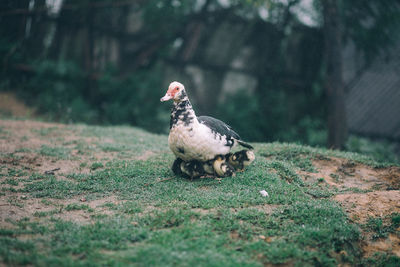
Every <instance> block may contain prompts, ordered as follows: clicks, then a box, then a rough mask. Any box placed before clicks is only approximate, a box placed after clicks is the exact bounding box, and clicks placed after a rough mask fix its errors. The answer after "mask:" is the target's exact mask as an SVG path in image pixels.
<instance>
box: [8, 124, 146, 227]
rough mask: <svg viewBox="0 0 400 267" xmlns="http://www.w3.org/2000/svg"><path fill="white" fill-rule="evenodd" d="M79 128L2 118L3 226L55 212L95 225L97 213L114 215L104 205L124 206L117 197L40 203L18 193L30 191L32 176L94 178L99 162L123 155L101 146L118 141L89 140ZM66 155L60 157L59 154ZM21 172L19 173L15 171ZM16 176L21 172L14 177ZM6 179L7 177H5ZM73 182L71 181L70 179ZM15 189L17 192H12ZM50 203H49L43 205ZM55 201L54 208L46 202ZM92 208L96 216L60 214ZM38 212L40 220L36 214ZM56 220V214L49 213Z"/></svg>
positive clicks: (76, 213)
mask: <svg viewBox="0 0 400 267" xmlns="http://www.w3.org/2000/svg"><path fill="white" fill-rule="evenodd" d="M77 132H79V130H76V128H75V130H73V129H72V128H71V127H68V126H67V125H64V124H58V123H46V122H38V121H29V120H21V121H15V120H1V119H0V165H1V167H0V174H1V175H2V176H3V178H2V182H0V190H5V191H4V192H6V193H5V194H2V195H0V227H6V228H7V227H13V221H18V220H20V219H22V218H24V217H30V218H33V219H34V220H40V219H42V218H46V217H48V216H46V215H43V216H38V215H37V214H38V213H42V214H44V213H51V216H52V217H56V218H62V219H65V220H72V221H75V222H79V223H89V222H91V215H92V214H96V213H101V214H106V215H107V214H112V213H113V211H112V210H110V209H109V208H107V207H105V206H103V204H104V203H107V202H111V203H113V204H118V203H120V202H121V201H119V200H117V199H116V198H115V196H112V197H106V198H102V199H98V200H93V201H87V202H86V201H84V202H82V201H81V197H80V196H76V197H73V198H71V199H64V200H57V199H46V198H41V199H35V198H30V196H29V194H23V193H20V192H17V190H19V189H22V188H24V187H25V183H26V182H24V180H26V179H27V178H29V177H30V176H31V175H32V174H51V175H54V176H55V178H56V179H57V180H65V179H68V178H66V176H67V175H68V174H70V173H83V174H88V173H90V172H92V171H93V170H92V169H91V166H92V164H93V163H94V162H103V165H104V163H105V161H106V160H112V159H114V158H116V157H118V156H119V154H118V152H115V151H103V150H102V149H101V147H99V145H101V144H103V143H104V142H105V141H107V142H110V143H111V142H114V140H113V139H111V138H101V137H83V136H79V135H78V134H77ZM43 146H47V147H48V148H49V149H50V150H51V149H53V148H55V151H56V155H54V156H51V155H46V153H41V149H42V148H43ZM57 149H58V150H59V151H61V152H60V153H63V151H65V153H66V155H65V156H64V155H61V156H59V155H58V154H57V151H58V150H57ZM152 155H153V152H151V151H147V152H145V153H144V154H143V155H142V156H141V157H140V159H142V160H146V159H147V158H149V157H151V156H152ZM15 172H18V173H15ZM10 173H15V174H12V175H15V176H11V175H10ZM0 178H1V176H0ZM6 178H7V179H8V180H11V182H12V180H15V184H11V185H10V184H8V182H7V183H6V182H4V181H5V179H6ZM68 180H69V181H70V179H68ZM9 188H11V191H10V190H9ZM42 201H44V202H45V203H43V202H42ZM46 201H47V202H49V201H50V202H51V203H52V204H51V205H49V204H46ZM72 203H80V204H86V205H88V206H89V207H90V208H92V209H94V210H95V211H94V212H93V213H90V212H88V211H86V210H71V211H65V210H62V211H60V212H56V210H55V209H57V208H60V207H66V206H67V205H68V204H72ZM35 213H36V216H34V215H35ZM49 216H50V215H49Z"/></svg>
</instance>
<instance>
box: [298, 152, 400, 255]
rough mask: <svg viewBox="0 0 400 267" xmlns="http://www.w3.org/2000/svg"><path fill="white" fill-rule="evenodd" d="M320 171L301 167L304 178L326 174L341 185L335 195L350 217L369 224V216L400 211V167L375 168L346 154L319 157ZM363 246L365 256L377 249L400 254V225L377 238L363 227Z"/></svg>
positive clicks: (331, 183)
mask: <svg viewBox="0 0 400 267" xmlns="http://www.w3.org/2000/svg"><path fill="white" fill-rule="evenodd" d="M313 166H314V167H315V168H316V169H317V170H318V172H317V173H309V172H304V171H299V174H300V175H301V176H302V177H303V179H304V180H309V179H312V180H315V181H317V180H318V179H320V178H323V179H324V181H325V182H326V183H327V184H328V185H329V186H332V187H336V188H337V189H339V191H340V192H342V193H340V194H337V195H335V196H334V197H333V199H334V200H335V201H337V202H339V203H340V205H341V206H342V207H343V209H344V210H345V211H346V212H347V213H348V214H349V217H350V219H351V220H352V221H353V222H355V223H358V224H366V223H367V221H368V219H369V218H387V217H388V216H390V215H391V214H393V213H400V168H399V167H388V168H373V167H370V166H367V165H364V164H359V163H354V162H352V161H349V160H347V159H342V158H334V157H332V158H329V159H315V160H313ZM362 235H363V241H362V244H361V247H362V249H363V252H364V256H365V257H369V256H372V254H374V253H375V252H378V251H379V252H391V253H394V254H395V255H397V256H400V229H397V233H396V234H389V236H388V237H387V238H381V239H377V240H376V239H373V238H372V235H371V233H369V232H366V231H362Z"/></svg>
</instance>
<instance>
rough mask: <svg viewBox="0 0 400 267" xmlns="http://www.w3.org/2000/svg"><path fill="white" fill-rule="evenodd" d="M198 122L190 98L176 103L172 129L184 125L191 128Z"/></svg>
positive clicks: (172, 116) (172, 113)
mask: <svg viewBox="0 0 400 267" xmlns="http://www.w3.org/2000/svg"><path fill="white" fill-rule="evenodd" d="M196 121H197V118H196V114H195V113H194V110H193V108H192V104H191V103H190V101H189V98H187V97H185V98H184V99H181V100H180V101H174V107H173V108H172V111H171V121H170V125H169V126H170V127H169V128H170V129H171V128H172V127H174V126H175V125H179V124H183V125H184V126H190V125H191V124H192V123H195V122H196Z"/></svg>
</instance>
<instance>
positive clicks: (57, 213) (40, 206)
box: [0, 193, 122, 228]
mask: <svg viewBox="0 0 400 267" xmlns="http://www.w3.org/2000/svg"><path fill="white" fill-rule="evenodd" d="M82 200H83V199H82V198H81V197H76V198H73V199H49V198H29V197H28V196H27V195H25V194H22V193H12V194H9V195H8V198H7V199H6V198H4V197H0V227H4V228H13V227H14V222H15V221H19V220H21V219H23V218H26V217H29V218H33V221H38V220H40V219H41V218H40V216H38V213H51V215H49V216H52V217H53V218H60V219H63V220H66V221H73V222H76V223H80V224H87V223H91V215H95V214H105V215H112V214H113V212H112V210H110V209H109V208H107V207H105V206H104V204H105V203H112V204H116V205H118V204H120V203H121V202H122V201H121V200H118V199H117V198H116V196H109V197H104V198H101V199H96V200H91V201H86V200H85V201H82ZM70 204H77V205H87V206H88V207H90V208H91V209H93V210H94V212H88V211H87V210H85V209H82V210H69V211H67V210H65V207H67V206H68V205H70ZM35 215H36V216H35ZM49 216H44V217H49Z"/></svg>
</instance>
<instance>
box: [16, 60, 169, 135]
mask: <svg viewBox="0 0 400 267" xmlns="http://www.w3.org/2000/svg"><path fill="white" fill-rule="evenodd" d="M35 66H36V67H35V73H34V75H33V76H32V78H31V79H30V80H29V81H28V82H27V84H25V87H24V90H20V94H21V96H22V97H23V98H24V99H25V100H26V101H27V102H28V103H29V104H32V105H35V106H36V107H37V108H38V111H39V112H40V113H43V114H45V115H46V116H48V117H49V118H50V119H53V120H59V121H64V122H86V123H100V122H102V123H105V124H123V123H130V124H133V125H138V126H140V127H143V128H145V129H150V130H152V131H154V132H163V131H165V130H166V127H167V121H168V118H169V115H168V111H166V110H165V109H166V107H165V106H162V105H157V104H158V102H159V101H158V99H159V96H160V95H161V92H162V91H161V84H160V80H159V77H160V75H158V74H157V73H159V69H157V68H156V69H153V71H152V72H149V71H138V72H135V73H134V74H132V75H130V76H128V77H127V78H118V77H117V76H116V75H117V74H116V73H115V72H114V71H113V70H111V69H110V70H107V71H105V72H104V73H103V75H102V76H101V77H100V78H99V79H97V80H93V79H92V77H89V76H88V75H85V74H84V72H83V71H82V70H81V69H80V67H79V66H78V65H76V64H75V63H73V62H67V61H59V62H54V61H41V62H38V63H37V64H35Z"/></svg>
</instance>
